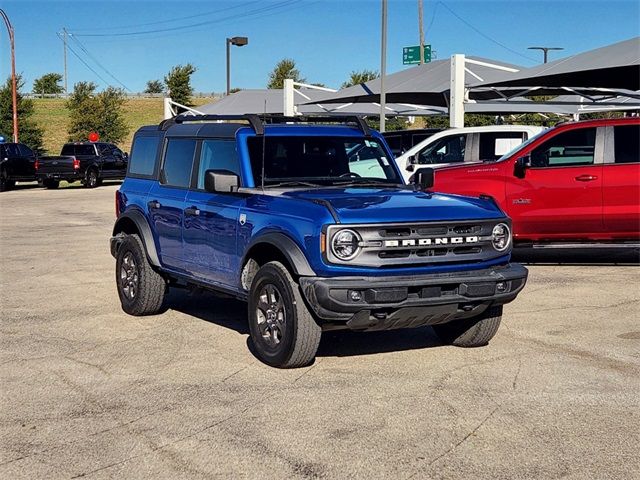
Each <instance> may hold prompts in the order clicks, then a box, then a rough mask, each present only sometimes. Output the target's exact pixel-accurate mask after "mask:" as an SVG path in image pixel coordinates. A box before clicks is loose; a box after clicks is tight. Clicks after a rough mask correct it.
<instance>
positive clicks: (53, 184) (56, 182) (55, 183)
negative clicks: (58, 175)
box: [42, 180, 60, 190]
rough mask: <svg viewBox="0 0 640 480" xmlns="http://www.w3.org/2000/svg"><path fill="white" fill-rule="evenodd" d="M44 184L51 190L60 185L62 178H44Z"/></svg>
mask: <svg viewBox="0 0 640 480" xmlns="http://www.w3.org/2000/svg"><path fill="white" fill-rule="evenodd" d="M42 186H43V187H44V188H48V189H49V190H54V189H56V188H58V187H59V186H60V180H43V181H42Z"/></svg>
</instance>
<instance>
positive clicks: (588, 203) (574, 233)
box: [505, 128, 603, 240]
mask: <svg viewBox="0 0 640 480" xmlns="http://www.w3.org/2000/svg"><path fill="white" fill-rule="evenodd" d="M599 143H600V142H599ZM601 148H602V147H600V149H601ZM596 151H600V150H598V149H596V128H581V129H573V130H568V131H564V132H561V133H559V134H557V135H555V136H553V137H551V138H549V139H548V140H547V141H545V142H543V143H542V144H541V145H539V146H538V147H536V148H535V149H534V150H533V151H531V154H530V158H531V168H529V169H527V171H526V175H525V178H522V179H520V178H516V177H514V176H511V177H507V185H506V204H505V207H506V210H507V213H508V214H509V215H510V216H511V217H512V218H513V220H514V227H513V229H514V232H515V234H516V237H521V238H526V239H538V240H544V239H545V238H548V239H561V238H564V237H566V238H567V239H571V238H577V237H584V236H587V235H588V234H596V235H597V234H599V233H601V232H602V231H603V223H602V163H601V162H602V154H601V153H600V155H599V158H598V159H597V160H598V161H596V157H597V155H596Z"/></svg>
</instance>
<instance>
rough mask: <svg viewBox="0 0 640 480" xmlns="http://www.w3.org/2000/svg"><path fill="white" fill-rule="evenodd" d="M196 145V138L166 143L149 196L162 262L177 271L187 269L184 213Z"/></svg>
mask: <svg viewBox="0 0 640 480" xmlns="http://www.w3.org/2000/svg"><path fill="white" fill-rule="evenodd" d="M196 144H197V142H196V140H195V139H192V138H168V139H167V140H166V143H165V146H164V154H163V160H162V164H161V167H160V181H159V182H154V184H153V187H151V189H150V190H149V194H148V196H147V209H148V214H149V218H150V220H151V228H152V229H153V233H154V236H155V237H156V239H157V241H158V247H159V252H158V255H159V258H160V261H161V262H162V264H163V265H164V266H167V267H170V268H173V269H175V270H184V256H183V245H182V222H183V219H184V216H183V210H184V208H185V207H184V201H185V197H186V196H187V191H188V188H189V185H190V183H191V172H192V168H193V160H194V158H195V153H196Z"/></svg>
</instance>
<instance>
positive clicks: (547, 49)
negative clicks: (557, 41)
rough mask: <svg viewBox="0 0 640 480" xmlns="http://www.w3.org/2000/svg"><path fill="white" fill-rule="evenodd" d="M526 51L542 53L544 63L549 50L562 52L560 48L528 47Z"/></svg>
mask: <svg viewBox="0 0 640 480" xmlns="http://www.w3.org/2000/svg"><path fill="white" fill-rule="evenodd" d="M527 50H542V52H543V53H544V63H547V57H548V54H549V50H564V48H562V47H529V48H527Z"/></svg>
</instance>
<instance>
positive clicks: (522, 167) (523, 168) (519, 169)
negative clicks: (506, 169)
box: [513, 155, 531, 178]
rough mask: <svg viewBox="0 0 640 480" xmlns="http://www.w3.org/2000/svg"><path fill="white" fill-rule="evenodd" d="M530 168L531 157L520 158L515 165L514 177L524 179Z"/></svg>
mask: <svg viewBox="0 0 640 480" xmlns="http://www.w3.org/2000/svg"><path fill="white" fill-rule="evenodd" d="M529 167H531V157H530V156H529V155H527V156H525V157H520V158H518V159H517V160H516V163H515V164H514V165H513V176H514V177H516V178H524V177H525V175H526V172H527V169H528V168H529Z"/></svg>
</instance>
